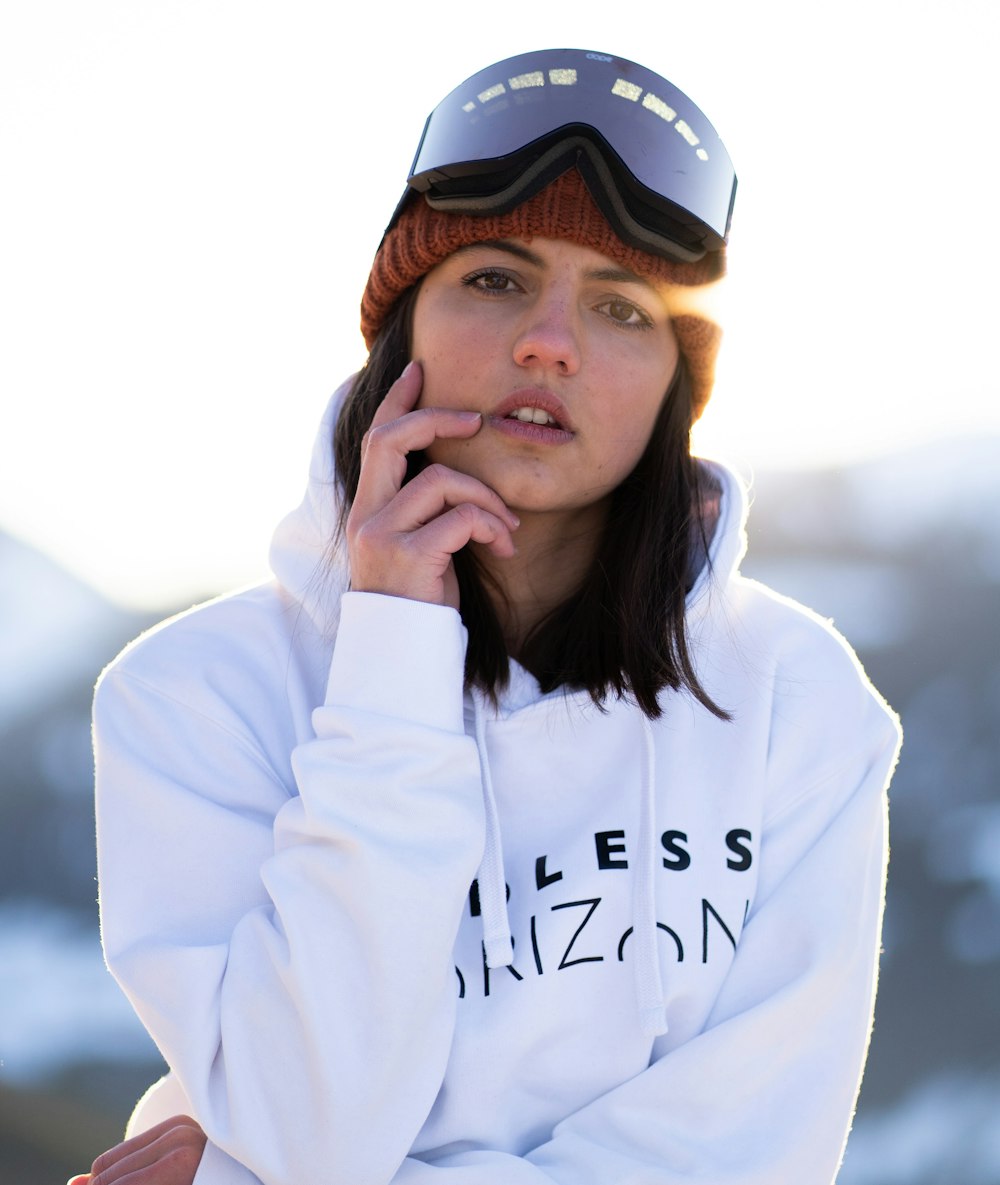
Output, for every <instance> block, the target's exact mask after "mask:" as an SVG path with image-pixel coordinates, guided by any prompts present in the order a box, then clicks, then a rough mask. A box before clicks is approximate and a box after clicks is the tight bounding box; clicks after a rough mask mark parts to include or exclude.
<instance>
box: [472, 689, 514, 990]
mask: <svg viewBox="0 0 1000 1185" xmlns="http://www.w3.org/2000/svg"><path fill="white" fill-rule="evenodd" d="M472 707H473V712H474V713H475V720H476V747H477V748H478V750H479V768H480V772H481V775H482V783H483V806H484V807H485V809H486V846H485V847H484V849H483V860H482V863H481V864H480V866H479V876H478V878H477V879H478V881H479V909H480V912H481V915H482V919H483V946H484V948H485V951H486V965H487V967H490V968H492V969H496V968H497V967H509V966H510V964H511V963H513V961H514V941H513V939H512V938H511V933H510V918H509V916H508V914H507V882H506V879H505V877H504V869H503V846H502V844H501V842H500V816H499V815H498V814H497V800H496V795H495V794H494V792H493V775H492V774H491V773H490V760H489V757H488V756H487V753H486V717H485V715H484V713H483V705H482V703H481V702H480V699H479V696H477V695H473V696H472Z"/></svg>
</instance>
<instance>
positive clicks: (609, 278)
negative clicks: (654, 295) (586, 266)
mask: <svg viewBox="0 0 1000 1185" xmlns="http://www.w3.org/2000/svg"><path fill="white" fill-rule="evenodd" d="M587 277H588V279H591V280H603V281H604V282H605V283H606V284H641V285H642V286H643V288H648V289H649V290H650V291H651V292H656V291H657V289H656V285H655V284H653V282H652V281H651V280H647V279H646V278H645V276H640V275H638V274H637V273H636V272H630V271H629V270H628V268H624V267H599V268H597V269H595V270H594V271H591V272H587Z"/></svg>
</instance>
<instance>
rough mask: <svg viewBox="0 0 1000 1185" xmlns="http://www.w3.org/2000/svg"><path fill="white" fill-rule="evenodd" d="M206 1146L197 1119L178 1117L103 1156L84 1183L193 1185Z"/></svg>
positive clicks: (96, 1184)
mask: <svg viewBox="0 0 1000 1185" xmlns="http://www.w3.org/2000/svg"><path fill="white" fill-rule="evenodd" d="M205 1142H206V1140H205V1133H204V1132H203V1131H202V1129H201V1127H200V1126H199V1125H198V1124H197V1123H196V1122H195V1121H194V1120H193V1119H191V1118H189V1117H188V1116H186V1115H175V1116H173V1117H172V1118H170V1119H167V1120H164V1122H163V1123H160V1124H158V1125H157V1126H156V1127H153V1128H150V1129H149V1131H146V1132H142V1133H140V1134H139V1135H138V1136H134V1137H133V1138H132V1139H131V1140H126V1141H124V1143H121V1144H118V1145H117V1146H116V1147H114V1148H111V1149H109V1150H108V1151H107V1152H105V1153H103V1155H101V1156H99V1157H98V1158H97V1159H96V1160H95V1161H94V1163H93V1166H92V1167H91V1170H90V1177H89V1178H87V1177H86V1176H85V1177H84V1180H85V1181H89V1185H191V1182H192V1181H193V1180H194V1175H195V1173H196V1172H197V1169H198V1164H199V1163H200V1161H201V1155H202V1152H203V1151H204V1149H205Z"/></svg>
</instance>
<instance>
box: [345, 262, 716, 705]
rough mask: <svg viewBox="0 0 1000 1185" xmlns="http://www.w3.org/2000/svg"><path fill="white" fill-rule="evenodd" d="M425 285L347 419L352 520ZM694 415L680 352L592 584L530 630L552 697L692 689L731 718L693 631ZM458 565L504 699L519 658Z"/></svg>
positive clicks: (537, 666) (486, 688) (463, 600)
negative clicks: (695, 653)
mask: <svg viewBox="0 0 1000 1185" xmlns="http://www.w3.org/2000/svg"><path fill="white" fill-rule="evenodd" d="M419 287H420V286H419V284H417V285H414V287H412V288H411V289H409V290H408V291H407V292H406V293H405V294H404V295H403V296H402V297H401V298H400V300H399V301H398V302H397V303H396V305H395V307H394V308H393V310H392V312H391V313H390V314H389V316H388V317H387V318H386V321H385V323H384V325H383V326H382V329H381V331H380V333H379V335H378V337H377V338H376V340H375V342H374V343H373V345H372V349H371V353H370V354H369V357H368V362H367V364H366V365H365V367H364V369H363V370H362V371H361V372H360V374H359V375H358V377H357V379H356V380H355V383H354V386H353V388H352V390H351V392H350V394H349V395H348V396H347V398H346V400H345V401H344V406H343V408H342V410H341V413H340V416H339V418H338V420H337V426H336V428H335V430H334V439H333V448H334V459H335V462H336V471H337V477H338V480H339V482H340V483H341V484H342V487H343V492H344V495H345V498H344V506H343V510H342V519H341V525H342V526H343V523H344V522H345V521H346V517H347V513H348V509H349V507H350V503H351V501H352V500H353V498H354V494H355V492H356V491H357V488H358V478H359V475H360V472H361V439H362V437H363V436H364V434H365V432H367V431H368V428H369V426H370V424H371V421H372V417H373V416H374V414H375V411H376V409H377V407H378V405H379V404H380V403H381V401H382V399H383V398H384V397H385V395H386V392H387V391H388V390H389V387H390V386H391V385H392V384H393V383H394V382H395V380H396V379H397V378H398V377H399V375H400V373H401V372H402V370H403V367H404V366H405V365H406V363H407V362H408V361H409V357H410V349H409V342H410V324H411V320H412V310H413V304H414V301H415V299H416V294H417V292H418V291H419ZM692 418H693V413H692V403H691V384H690V380H689V378H688V374H687V370H686V368H685V366H684V362H683V358H682V359H681V361H680V363H679V364H678V367H677V372H676V374H675V375H674V378H673V380H672V382H671V384H670V387H669V389H668V391H667V393H666V397H665V399H664V401H663V404H662V406H661V408H660V412H659V415H658V416H657V419H656V423H655V425H654V428H653V433H652V436H651V437H650V440H649V443H648V445H647V446H646V450H645V452H644V453H643V455H642V457H641V458H640V459H639V463H638V464H637V465H636V467H635V469H634V470H633V471H632V472H631V474H629V476H628V477H627V478H626V479H625V480H624V481H623V482H622V484H621V485H620V486H619V487H618V489H617V490H615V491H614V493H613V495H612V498H611V506H610V511H609V515H608V521H607V525H606V527H605V530H604V533H603V536H602V538H601V541H600V544H599V546H598V549H597V554H596V555H595V556H594V560H593V563H592V564H591V567H590V570H589V571H588V573H587V575H586V576H585V578H584V580H583V583H582V585H581V586H580V588H579V589H578V590H577V591H576V592H575V593H574V594H573V595H572V596H570V597H569V598H568V599H567V600H566V601H564V602H563V603H562V604H561V605H559V606H557V607H556V609H554V610H553V611H552V612H551V613H549V614H548V616H546V617H545V618H544V619H543V620H542V621H541V622H540V623H539V624H538V625H537V626H536V627H535V628H534V629H533V630H532V632H531V633H530V635H529V636H528V638H527V639H526V640H525V643H524V645H523V647H522V650H521V653H520V654H519V655H518V659H519V661H520V662H521V663H522V664H523V665H524V666H525V667H526V668H527V669H528V670H529V671H531V673H532V674H533V675H534V676H535V678H536V679H537V680H538V682H539V685H540V687H541V689H542V691H543V692H547V691H551V690H552V689H553V688H556V687H561V686H567V687H571V688H582V689H585V690H586V691H588V692H589V693H590V695H591V697H592V698H593V700H594V702H595V703H597V704H601V703H602V702H603V701H604V700H605V699H606V698H607V697H608V696H609V695H614V696H616V697H619V698H621V697H623V696H626V695H630V696H631V697H632V698H633V699H635V701H636V703H637V704H638V705H639V707H640V708H641V710H642V711H643V712H645V714H646V715H647V716H648V717H650V718H651V719H655V718H656V717H657V716H659V715H660V714H661V708H660V705H659V702H658V696H659V694H660V692H662V691H663V690H664V688H667V687H669V688H671V689H673V690H674V691H679V690H681V689H686V690H687V691H688V692H690V693H691V695H693V696H694V698H695V699H697V700H698V702H699V703H701V704H703V705H704V706H705V707H706V708H707V709H708V710H709V711H710V712H712V713H713V714H714V715H716V716H719V717H721V718H722V719H728V718H729V714H728V713H727V712H725V711H723V709H721V708H720V707H719V706H718V705H717V704H715V703H714V702H713V701H712V700H711V698H710V697H709V695H708V693H707V692H706V691H705V689H704V688H703V687H702V685H701V683H700V682H699V680H698V676H697V675H696V673H695V670H694V666H693V664H692V662H691V655H690V651H689V649H688V641H687V632H686V626H685V614H684V609H685V598H686V595H687V592H688V589H689V587H690V585H691V582H692V580H693V575H694V574H696V573H695V572H694V569H695V568H696V563H695V557H698V558H699V559H700V560H701V561H702V562H705V563H707V562H708V560H707V552H708V548H707V541H706V539H705V528H704V524H703V523H702V520H701V515H700V513H699V509H698V508H699V507H700V506H701V505H702V504H703V501H705V500H706V499H705V498H704V495H705V493H706V491H704V490H703V489H702V488H701V487H702V485H703V484H704V478H703V477H702V473H701V470H700V469H699V466H698V465H697V463H696V462H695V461H694V459H693V458H692V457H691V453H690V433H691V425H692ZM422 466H423V459H422V457H421V456H420V455H419V454H411V455H410V457H409V459H408V472H407V480H409V479H410V478H411V477H413V476H414V475H415V474H416V473H418V472H419V471H420V469H421V468H422ZM455 571H456V574H457V576H458V584H459V593H460V604H461V614H462V620H463V621H464V623H465V625H466V628H467V629H468V631H469V646H468V650H467V653H466V660H465V681H466V685H467V686H469V687H476V688H478V689H479V690H481V691H483V692H484V693H485V694H486V695H488V696H489V697H490V698H492V699H493V700H495V699H496V696H497V693H498V692H499V691H500V690H501V689H502V688H503V687H504V686H505V685H506V683H507V679H508V677H509V674H510V665H509V658H508V655H507V648H506V645H505V644H504V638H503V633H502V630H501V627H500V622H499V620H498V618H497V615H496V612H495V610H494V608H493V604H492V602H491V600H490V597H489V595H488V592H487V581H488V578H487V577H486V574H485V573H484V572H483V570H482V569H481V568H480V566H479V565H478V564H477V563H476V559H475V556H474V554H473V553H472V551H471V550H470V549H469V548H463V549H462V550H461V551H460V552H458V553H457V554H456V556H455ZM494 591H496V590H494Z"/></svg>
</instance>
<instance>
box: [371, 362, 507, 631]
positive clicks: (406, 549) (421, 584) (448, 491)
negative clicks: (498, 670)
mask: <svg viewBox="0 0 1000 1185" xmlns="http://www.w3.org/2000/svg"><path fill="white" fill-rule="evenodd" d="M422 381H423V380H422V374H421V370H420V367H419V365H418V364H417V363H416V362H411V363H410V364H409V366H407V368H406V369H405V370H404V371H403V373H402V374H401V375H400V377H399V378H398V379H397V380H396V382H395V383H393V385H392V386H391V387H390V388H389V393H388V394H387V395H386V397H385V399H384V400H383V401H382V403H381V404H380V405H379V409H378V411H377V412H376V413H375V416H374V418H373V419H372V425H371V427H370V428H369V430H368V431H367V433H366V434H365V438H364V442H363V444H362V459H361V475H360V478H359V480H358V490H357V494H356V495H355V498H354V504H353V505H352V507H351V512H350V514H349V515H348V518H347V547H348V554H349V557H350V565H351V588H352V589H354V590H355V591H357V592H378V593H386V594H388V595H390V596H395V597H408V598H409V599H410V600H414V601H427V602H429V603H430V604H433V605H450V606H451V607H452V608H453V609H457V608H458V582H457V580H456V577H455V568H454V565H453V563H452V556H453V555H454V554H455V552H456V551H459V550H460V549H461V548H463V547H464V546H465V545H466V544H467V543H469V542H471V541H475V542H476V543H481V544H483V545H484V546H486V547H488V548H489V549H490V550H491V551H492V552H493V553H494V554H495V555H497V556H511V555H513V554H514V540H513V538H512V537H511V532H512V531H513V530H515V529H516V527H517V525H518V519H517V517H516V515H514V514H512V513H511V511H510V510H508V509H507V507H506V506H505V505H504V502H503V500H502V499H501V498H500V496H499V495H498V494H497V493H496V492H495V491H493V490H491V489H490V488H489V487H488V486H486V485H484V484H483V483H482V482H481V481H478V480H477V479H476V478H474V477H470V476H469V475H468V474H465V473H459V472H458V471H457V470H454V469H449V468H447V467H446V466H444V465H429V466H428V467H427V468H426V469H424V470H423V472H422V473H420V474H418V476H417V477H415V478H414V479H413V481H411V482H408V483H407V484H406V485H403V481H404V478H405V476H406V457H407V454H408V453H411V452H416V451H418V450H419V449H424V448H427V447H428V446H429V445H430V444H431V443H432V442H433V441H434V440H436V439H439V438H453V439H455V438H459V439H460V438H463V437H471V436H475V434H476V433H477V432H478V431H479V429H480V428H481V426H482V416H481V415H480V414H479V413H478V412H470V411H447V410H444V409H442V408H433V407H425V408H421V409H420V410H419V411H414V408H415V407H416V404H417V400H418V399H419V398H420V389H421V383H422Z"/></svg>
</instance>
